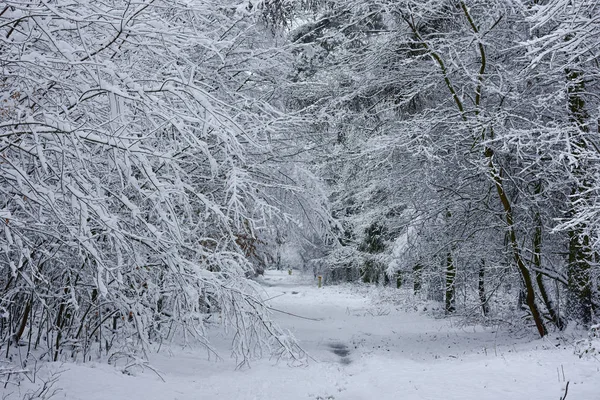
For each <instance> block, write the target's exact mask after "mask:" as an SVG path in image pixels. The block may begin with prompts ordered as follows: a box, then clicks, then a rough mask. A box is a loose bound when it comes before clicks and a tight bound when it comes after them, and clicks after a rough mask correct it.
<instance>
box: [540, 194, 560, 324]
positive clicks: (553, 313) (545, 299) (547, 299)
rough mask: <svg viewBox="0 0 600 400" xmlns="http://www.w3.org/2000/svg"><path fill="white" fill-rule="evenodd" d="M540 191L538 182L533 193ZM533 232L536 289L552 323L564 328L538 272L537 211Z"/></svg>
mask: <svg viewBox="0 0 600 400" xmlns="http://www.w3.org/2000/svg"><path fill="white" fill-rule="evenodd" d="M541 191H542V184H541V183H538V184H537V185H536V188H535V194H536V195H537V194H540V193H541ZM534 219H535V232H534V233H533V263H532V264H533V266H534V267H535V268H536V271H535V281H536V283H537V286H538V289H539V291H540V295H541V297H542V301H543V302H544V305H545V306H546V309H547V310H548V313H549V314H550V318H551V319H552V322H554V325H556V327H557V328H558V329H560V330H563V329H564V328H565V325H566V324H565V323H564V321H563V320H562V318H561V317H560V314H559V312H558V310H557V308H556V307H555V306H554V302H553V301H552V299H551V298H550V296H549V295H548V291H547V290H546V285H545V284H544V277H543V276H542V273H541V272H540V270H541V268H542V219H541V217H540V213H539V211H536V213H535V218H534Z"/></svg>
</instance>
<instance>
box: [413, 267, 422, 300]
mask: <svg viewBox="0 0 600 400" xmlns="http://www.w3.org/2000/svg"><path fill="white" fill-rule="evenodd" d="M422 288H423V266H422V265H421V264H417V265H415V266H414V267H413V292H414V294H418V293H419V292H420V291H421V289H422Z"/></svg>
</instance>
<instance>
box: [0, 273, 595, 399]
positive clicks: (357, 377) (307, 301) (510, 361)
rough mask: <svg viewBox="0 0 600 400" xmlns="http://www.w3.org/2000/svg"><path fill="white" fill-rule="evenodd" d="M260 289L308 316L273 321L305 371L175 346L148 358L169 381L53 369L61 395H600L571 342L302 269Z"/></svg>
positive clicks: (589, 363) (281, 306) (97, 366)
mask: <svg viewBox="0 0 600 400" xmlns="http://www.w3.org/2000/svg"><path fill="white" fill-rule="evenodd" d="M262 284H263V286H264V290H265V296H267V297H273V299H272V300H270V301H269V304H270V305H271V306H272V307H273V308H275V309H278V310H282V311H285V312H288V313H291V314H296V315H299V316H304V317H307V318H310V319H303V318H299V317H296V316H292V315H289V314H285V313H281V312H275V314H274V317H275V319H276V320H277V321H279V323H280V324H281V325H283V326H284V327H286V328H288V329H290V330H291V331H292V332H293V334H294V335H295V336H296V338H297V339H298V340H299V341H300V342H301V344H302V346H303V347H304V348H305V349H306V350H307V351H308V352H309V354H310V356H311V357H312V360H311V361H310V362H309V364H308V366H306V367H289V366H288V365H287V364H286V363H285V362H279V363H278V362H276V361H275V360H269V359H263V360H259V361H255V362H254V363H252V364H251V366H250V368H244V369H238V370H236V369H235V366H236V363H235V360H230V359H228V358H227V355H228V353H229V351H228V350H227V349H226V348H222V349H221V353H222V356H223V358H224V359H223V360H220V361H215V360H214V357H213V360H207V359H206V356H207V354H206V351H202V350H198V349H191V348H186V349H182V348H178V347H176V346H170V347H168V348H163V350H162V351H161V352H160V353H158V354H154V355H152V359H151V362H152V365H153V366H154V367H155V368H156V369H157V370H158V371H160V375H161V376H162V378H163V379H164V382H163V381H162V380H161V379H160V378H159V377H158V376H157V375H156V374H155V373H153V372H152V371H150V370H146V372H144V373H140V374H137V376H129V375H124V374H122V373H121V372H119V371H118V370H117V369H115V368H114V367H111V366H109V365H106V364H103V363H86V364H83V365H73V364H63V365H59V364H52V365H51V366H50V367H51V368H54V369H60V370H62V371H63V372H62V373H61V374H60V375H59V381H58V383H57V384H56V385H55V387H60V388H61V389H62V390H61V391H60V392H59V393H58V394H57V395H56V396H55V397H54V398H56V399H61V398H66V399H73V400H77V399H82V400H84V399H85V400H96V399H111V400H120V399H128V400H130V399H143V400H171V399H177V400H188V399H189V400H192V399H194V400H198V399H219V400H221V399H232V400H233V399H235V400H238V399H240V400H242V399H248V400H250V399H252V400H258V399H286V400H287V399H302V400H307V399H309V400H310V399H313V400H317V399H323V400H324V399H336V400H343V399H348V400H352V399H355V400H358V399H361V400H370V399H374V400H375V399H377V400H378V399H394V400H397V399H405V400H410V399H423V400H425V399H432V400H433V399H448V400H450V399H460V400H466V399H489V400H493V399H498V400H515V399H527V400H537V399H554V400H558V399H559V398H560V397H561V396H562V395H563V394H564V388H565V385H566V382H567V381H568V382H570V385H569V390H568V395H567V399H568V400H569V399H573V400H597V399H600V362H599V361H597V360H594V359H587V360H586V359H579V358H578V357H577V356H575V355H574V354H573V347H572V346H571V345H569V344H567V343H566V342H565V341H564V340H559V339H557V338H550V339H543V340H534V339H532V337H531V336H530V337H527V338H520V339H519V338H515V337H514V336H511V335H508V334H507V333H505V332H502V331H496V330H494V329H490V328H487V329H484V328H481V327H464V326H457V324H456V321H452V320H451V319H439V320H437V319H432V318H431V317H428V316H425V315H422V314H419V313H416V312H406V311H405V310H402V309H396V307H393V306H385V305H381V304H379V305H378V304H377V303H374V302H373V298H372V297H373V296H372V294H373V293H375V292H376V291H375V290H368V289H366V288H356V287H352V286H350V285H341V286H327V287H323V288H321V289H318V288H317V287H316V283H315V282H314V281H313V279H312V276H310V277H308V276H301V275H298V274H297V272H295V273H294V275H291V276H289V275H288V274H287V272H278V271H267V273H266V275H265V277H264V279H262ZM216 343H218V346H219V347H223V346H225V343H226V341H225V340H223V338H221V339H220V340H219V339H218V338H217V341H216ZM26 388H27V385H25V386H24V387H23V388H21V389H20V390H21V395H22V394H23V393H24V391H25V390H26ZM2 390H4V392H6V393H8V391H14V392H17V388H15V387H12V388H11V387H8V388H6V389H0V391H2ZM16 394H18V393H15V395H16ZM1 397H2V396H0V398H1ZM15 398H18V397H15Z"/></svg>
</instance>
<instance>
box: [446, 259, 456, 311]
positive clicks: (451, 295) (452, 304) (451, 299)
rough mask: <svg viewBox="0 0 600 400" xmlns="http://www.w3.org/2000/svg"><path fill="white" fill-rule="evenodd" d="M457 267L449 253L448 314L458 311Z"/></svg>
mask: <svg viewBox="0 0 600 400" xmlns="http://www.w3.org/2000/svg"><path fill="white" fill-rule="evenodd" d="M455 280H456V266H455V265H454V261H453V260H452V254H451V253H450V252H448V256H447V258H446V296H445V299H446V308H445V310H446V314H451V313H453V312H454V311H456V289H455V285H454V283H455Z"/></svg>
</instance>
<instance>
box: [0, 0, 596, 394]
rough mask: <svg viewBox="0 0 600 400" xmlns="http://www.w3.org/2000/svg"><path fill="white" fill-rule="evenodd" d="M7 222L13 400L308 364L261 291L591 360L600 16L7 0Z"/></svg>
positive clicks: (5, 308)
mask: <svg viewBox="0 0 600 400" xmlns="http://www.w3.org/2000/svg"><path fill="white" fill-rule="evenodd" d="M0 225H1V230H2V232H1V233H0V379H1V380H2V386H3V387H4V389H6V388H7V385H9V384H12V383H11V382H13V383H14V380H15V379H16V378H15V376H18V375H19V374H26V371H28V370H29V369H28V368H29V367H28V365H29V366H31V365H32V363H34V362H35V363H36V364H37V363H53V362H61V363H67V364H73V363H75V364H76V363H86V362H91V361H99V362H101V363H102V362H103V363H109V364H115V363H119V362H123V363H125V364H126V365H128V366H132V365H135V366H144V367H145V368H152V367H151V364H150V363H149V361H148V360H149V358H151V357H150V354H151V353H153V352H155V350H156V349H157V347H159V348H160V347H161V346H163V345H164V346H168V345H169V343H179V344H181V343H183V344H185V345H188V344H190V345H191V344H192V343H194V344H197V345H200V346H202V347H203V348H205V349H207V350H206V351H205V352H208V353H209V354H212V353H215V354H217V353H219V351H217V347H219V346H218V345H214V343H213V341H212V340H211V339H210V336H211V335H210V332H211V330H212V329H213V326H214V325H219V326H222V327H224V329H225V330H226V331H227V332H228V334H229V335H230V337H231V340H230V345H231V349H230V352H231V354H232V355H233V357H234V358H235V359H236V365H238V366H244V365H248V364H249V363H250V362H251V361H252V360H255V359H258V358H259V357H261V356H266V355H271V356H273V357H276V358H277V359H285V360H288V361H289V362H290V363H293V364H304V363H306V362H310V360H309V359H310V355H309V354H308V353H307V352H306V351H305V348H304V347H303V346H302V343H301V341H299V340H296V338H295V337H294V336H293V335H291V334H290V332H289V331H288V330H287V329H285V328H284V327H283V326H282V325H281V324H279V323H278V322H277V319H276V318H274V314H273V307H272V306H271V305H270V303H268V300H270V299H268V298H266V297H265V295H264V293H263V291H262V289H261V287H262V286H261V284H260V282H261V281H264V277H263V274H265V273H268V272H269V271H273V270H281V271H283V272H284V273H283V274H281V276H283V277H285V276H286V275H288V271H289V275H290V276H292V277H296V275H298V274H303V276H305V277H308V278H309V279H310V280H312V281H314V282H313V283H314V285H315V286H316V279H317V277H318V279H319V285H320V284H321V279H322V283H323V285H324V288H325V289H326V288H330V287H336V286H339V287H354V288H357V289H356V290H363V289H358V288H364V287H378V288H381V290H384V289H385V290H387V291H388V292H386V293H396V294H395V295H394V296H401V297H402V296H403V298H405V299H406V298H409V299H410V302H412V303H411V304H414V305H415V309H417V308H418V307H419V306H418V305H419V304H420V305H421V306H420V307H421V310H423V309H425V312H428V313H429V314H430V315H432V316H433V317H435V318H439V319H442V320H444V319H448V320H456V321H462V322H461V323H463V324H476V325H481V326H488V327H489V326H498V327H505V328H507V329H509V330H511V329H512V330H513V331H514V330H517V329H520V330H521V331H524V332H526V334H527V335H530V336H529V338H530V340H539V339H540V338H545V337H547V336H548V335H550V336H552V335H561V334H563V333H566V332H570V333H569V334H570V335H574V336H578V337H583V338H584V339H583V340H587V342H586V346H588V348H587V352H589V353H593V355H594V356H595V357H598V356H599V354H600V347H598V346H600V342H599V339H598V337H599V336H600V333H599V331H600V329H599V327H600V325H598V323H600V267H599V262H600V3H598V2H597V1H596V0H485V1H476V0H464V1H460V0H170V1H166V0H137V1H133V0H77V1H74V0H3V1H2V2H1V3H0ZM292 274H293V275H292ZM265 276H267V275H265ZM278 276H279V275H278ZM313 278H314V279H313ZM290 279H291V278H290ZM364 290H366V289H364ZM393 291H395V292H393ZM215 346H216V347H215ZM594 346H596V347H594ZM307 354H308V355H307ZM596 360H597V358H596ZM553 373H554V372H553ZM554 374H555V373H554ZM555 375H556V374H555ZM563 378H564V371H563ZM559 380H560V375H559ZM563 380H564V379H563ZM9 386H10V385H9ZM567 389H568V384H567ZM0 394H1V393H0ZM43 396H47V397H43ZM566 396H567V392H566V390H565V393H564V397H566ZM555 397H558V395H557V396H555ZM23 398H29V399H33V398H50V397H49V393H45V394H40V395H39V397H35V396H33V395H30V397H23ZM265 398H267V397H265ZM314 398H316V399H330V398H331V399H333V398H334V397H325V396H324V395H323V396H322V397H321V395H319V396H317V397H314ZM336 398H338V397H336ZM341 398H345V397H343V396H342V397H341ZM365 398H367V397H365ZM415 398H418V397H415ZM529 398H531V397H529ZM561 398H562V397H561ZM581 398H582V399H585V398H586V397H581ZM590 400H591V398H590Z"/></svg>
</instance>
